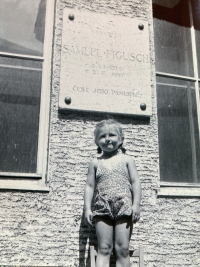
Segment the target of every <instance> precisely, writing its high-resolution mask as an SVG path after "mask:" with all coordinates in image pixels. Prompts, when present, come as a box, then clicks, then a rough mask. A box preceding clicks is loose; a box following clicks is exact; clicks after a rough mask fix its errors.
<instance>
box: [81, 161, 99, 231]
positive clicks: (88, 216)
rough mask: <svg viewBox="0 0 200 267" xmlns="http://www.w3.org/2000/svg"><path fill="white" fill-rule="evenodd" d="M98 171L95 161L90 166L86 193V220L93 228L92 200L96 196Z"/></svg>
mask: <svg viewBox="0 0 200 267" xmlns="http://www.w3.org/2000/svg"><path fill="white" fill-rule="evenodd" d="M96 169H97V160H96V159H94V160H93V161H91V162H90V164H89V168H88V176H87V181H86V185H85V193H84V208H85V219H86V221H87V222H88V223H89V225H91V226H92V211H91V204H92V198H93V194H94V187H95V175H96Z"/></svg>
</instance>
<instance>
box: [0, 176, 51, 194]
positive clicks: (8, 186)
mask: <svg viewBox="0 0 200 267" xmlns="http://www.w3.org/2000/svg"><path fill="white" fill-rule="evenodd" d="M0 190H12V191H13V190H17V191H39V192H49V191H50V188H49V187H48V186H46V184H45V183H44V181H43V180H38V181H36V180H30V179H26V180H25V179H24V180H21V179H17V178H15V179H10V180H3V179H2V180H0Z"/></svg>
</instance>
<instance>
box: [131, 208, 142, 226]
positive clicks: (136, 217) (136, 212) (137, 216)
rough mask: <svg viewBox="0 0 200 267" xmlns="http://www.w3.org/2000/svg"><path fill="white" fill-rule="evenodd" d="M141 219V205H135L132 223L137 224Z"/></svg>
mask: <svg viewBox="0 0 200 267" xmlns="http://www.w3.org/2000/svg"><path fill="white" fill-rule="evenodd" d="M139 219H140V205H138V204H133V206H132V222H133V223H136V222H137V221H139Z"/></svg>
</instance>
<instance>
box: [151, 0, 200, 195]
mask: <svg viewBox="0 0 200 267" xmlns="http://www.w3.org/2000/svg"><path fill="white" fill-rule="evenodd" d="M187 1H188V6H189V15H190V25H191V28H190V34H191V43H192V59H193V67H194V77H188V76H181V75H176V74H170V73H164V72H159V71H156V70H155V74H156V76H160V77H167V78H175V79H181V80H185V81H191V82H194V86H195V92H196V104H197V118H198V127H199V130H200V99H199V90H200V89H199V83H200V77H199V75H198V62H197V52H196V51H197V49H196V40H195V29H194V23H193V12H192V4H191V0H187ZM153 2H154V1H153ZM156 86H157V85H156ZM199 133H200V131H199ZM158 138H159V136H158ZM199 139H200V135H199ZM159 177H160V166H159ZM157 196H158V197H200V183H192V184H191V183H183V182H180V183H177V182H163V181H161V179H159V189H158V191H157Z"/></svg>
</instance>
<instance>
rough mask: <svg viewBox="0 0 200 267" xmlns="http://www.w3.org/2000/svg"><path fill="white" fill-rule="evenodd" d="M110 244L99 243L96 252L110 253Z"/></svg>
mask: <svg viewBox="0 0 200 267" xmlns="http://www.w3.org/2000/svg"><path fill="white" fill-rule="evenodd" d="M112 249H113V248H112V245H109V244H100V245H99V246H98V253H100V254H101V255H105V256H106V255H111V253H112Z"/></svg>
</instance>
